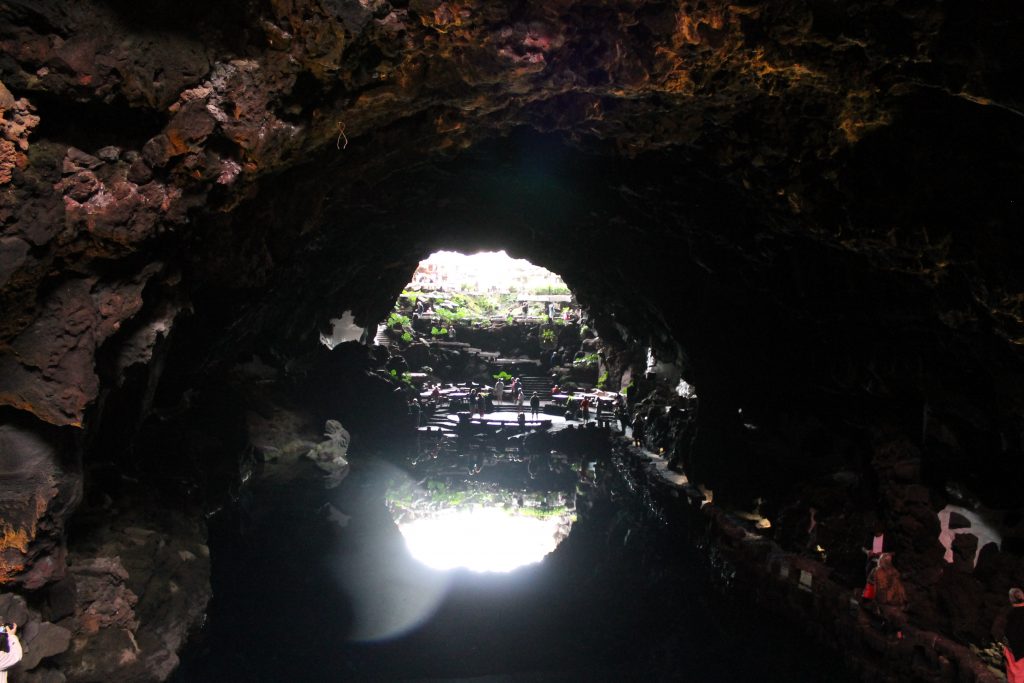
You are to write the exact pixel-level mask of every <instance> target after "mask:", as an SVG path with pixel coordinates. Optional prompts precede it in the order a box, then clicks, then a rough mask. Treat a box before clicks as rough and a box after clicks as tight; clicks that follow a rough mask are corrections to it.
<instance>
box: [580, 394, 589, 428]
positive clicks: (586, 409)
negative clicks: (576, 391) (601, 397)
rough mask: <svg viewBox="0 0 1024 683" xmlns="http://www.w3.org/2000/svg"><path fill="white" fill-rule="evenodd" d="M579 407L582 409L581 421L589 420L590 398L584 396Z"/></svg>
mask: <svg viewBox="0 0 1024 683" xmlns="http://www.w3.org/2000/svg"><path fill="white" fill-rule="evenodd" d="M580 408H581V409H582V410H583V422H590V399H589V398H587V397H586V396H584V397H583V401H581V402H580Z"/></svg>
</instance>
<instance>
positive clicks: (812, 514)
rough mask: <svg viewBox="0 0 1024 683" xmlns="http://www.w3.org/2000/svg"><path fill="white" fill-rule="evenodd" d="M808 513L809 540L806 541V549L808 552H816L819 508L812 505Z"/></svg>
mask: <svg viewBox="0 0 1024 683" xmlns="http://www.w3.org/2000/svg"><path fill="white" fill-rule="evenodd" d="M808 514H809V518H808V520H807V542H806V543H804V550H805V551H806V552H808V553H814V552H815V551H816V549H817V547H818V517H817V515H818V509H817V508H815V507H811V508H809V510H808Z"/></svg>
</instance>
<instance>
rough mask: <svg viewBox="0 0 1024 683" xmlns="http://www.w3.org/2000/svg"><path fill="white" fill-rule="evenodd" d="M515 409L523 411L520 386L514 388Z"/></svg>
mask: <svg viewBox="0 0 1024 683" xmlns="http://www.w3.org/2000/svg"><path fill="white" fill-rule="evenodd" d="M516 409H517V410H519V412H523V390H522V389H521V388H519V389H516Z"/></svg>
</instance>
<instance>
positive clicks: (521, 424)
mask: <svg viewBox="0 0 1024 683" xmlns="http://www.w3.org/2000/svg"><path fill="white" fill-rule="evenodd" d="M518 419H519V431H521V432H525V431H526V415H524V414H523V412H522V411H519V418H518Z"/></svg>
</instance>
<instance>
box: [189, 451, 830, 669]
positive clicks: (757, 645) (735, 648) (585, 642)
mask: <svg viewBox="0 0 1024 683" xmlns="http://www.w3.org/2000/svg"><path fill="white" fill-rule="evenodd" d="M391 460H392V461H393V462H397V463H401V462H404V463H405V464H406V465H407V464H408V462H409V461H408V460H406V459H404V458H391ZM420 466H421V467H422V464H421V465H420ZM403 469H404V465H398V464H391V463H389V462H386V461H385V459H383V458H379V457H375V458H360V457H358V455H357V456H356V457H353V466H352V470H351V473H350V475H349V476H348V477H347V478H346V479H345V480H344V481H343V482H342V484H341V485H340V486H339V487H337V488H335V489H327V488H325V486H324V483H323V482H324V479H323V475H322V473H321V472H319V471H318V470H316V469H315V467H313V466H312V465H311V464H309V463H306V462H305V461H300V462H297V463H291V464H280V465H267V466H266V468H265V470H264V472H263V474H262V476H261V477H258V478H257V479H256V480H255V481H254V482H253V485H252V486H251V487H250V488H249V489H247V490H246V492H245V494H244V496H243V498H242V499H241V500H240V501H239V503H238V505H236V506H234V507H233V508H232V509H230V510H225V511H223V512H222V513H221V514H219V515H217V516H215V517H214V518H212V519H211V521H210V547H211V553H212V560H213V578H212V582H213V591H214V599H213V602H212V603H211V605H210V608H209V618H208V622H207V625H206V628H205V629H204V631H203V632H202V633H201V634H200V635H198V636H196V637H195V638H193V640H192V641H191V642H190V644H189V645H188V646H187V647H186V650H185V652H184V653H183V655H182V665H181V667H180V668H179V670H178V671H177V672H176V674H175V676H174V678H173V679H172V680H173V681H176V682H178V683H184V682H189V683H192V682H201V681H235V680H246V681H262V680H268V681H269V680H302V681H340V680H344V681H402V680H421V681H442V680H485V681H584V680H586V681H605V680H607V681H622V680H683V679H685V680H695V681H735V680H745V679H747V678H751V679H752V678H754V677H755V676H756V678H757V680H778V681H790V682H792V681H820V680H824V679H823V678H822V676H823V675H824V676H825V677H826V678H827V679H828V680H837V681H842V680H845V674H844V673H842V672H841V671H840V670H839V667H840V664H839V662H838V660H837V658H836V657H834V656H831V655H830V654H828V653H823V652H821V651H820V650H819V649H817V648H816V647H815V646H811V645H810V644H808V643H806V642H805V638H804V637H803V636H802V635H800V629H799V628H797V627H796V625H794V624H791V623H786V622H785V621H783V620H782V619H781V618H780V617H778V616H775V615H772V614H768V613H765V612H762V611H759V610H758V609H756V608H754V607H752V606H750V605H749V604H746V603H745V602H744V601H743V600H740V599H732V598H730V597H729V596H728V595H727V594H726V595H722V594H721V593H720V592H719V591H716V590H714V589H713V588H712V580H713V577H711V576H710V575H709V574H708V572H707V569H706V563H704V562H702V561H701V559H700V558H699V557H698V555H697V552H696V551H695V550H694V549H693V548H692V547H691V546H690V545H689V544H687V543H685V542H684V543H680V540H679V537H678V535H673V532H672V531H671V530H670V529H669V528H667V527H666V526H665V525H663V524H660V525H659V524H651V523H649V522H650V520H649V519H647V518H646V517H645V515H646V514H647V513H646V511H645V509H644V505H643V503H642V502H641V501H640V500H639V498H638V497H637V496H635V495H632V494H631V493H630V490H629V486H628V485H627V483H626V482H623V481H621V480H618V479H616V477H615V475H614V471H615V468H614V467H610V466H609V467H599V469H598V475H599V481H600V482H601V483H599V484H598V485H597V486H596V487H594V488H593V489H592V490H591V491H590V492H589V493H586V494H584V496H583V497H582V498H581V502H580V506H579V509H580V519H579V521H578V522H577V523H576V524H575V525H574V527H573V530H572V532H571V533H570V534H569V536H568V538H567V539H566V540H565V541H564V542H563V543H562V545H561V546H559V548H558V549H557V550H556V551H555V552H554V553H552V554H551V555H549V556H548V557H547V558H545V560H544V561H543V562H542V563H540V564H537V565H531V566H528V567H524V568H521V569H519V570H517V571H515V572H512V573H509V574H476V573H472V572H469V571H466V570H456V571H451V572H437V571H433V570H428V569H426V568H424V567H422V566H421V565H419V564H418V563H417V562H415V561H414V560H413V559H412V558H411V557H410V555H409V553H408V551H407V550H406V549H405V546H404V543H403V541H402V538H401V535H400V534H399V532H398V529H397V527H396V525H395V523H394V522H393V521H392V518H391V516H390V514H389V512H388V510H387V508H386V506H385V504H384V490H385V487H386V486H387V482H388V481H389V480H390V478H392V477H394V476H395V472H396V471H402V470H403ZM675 533H676V534H677V533H678V530H676V532H675Z"/></svg>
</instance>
